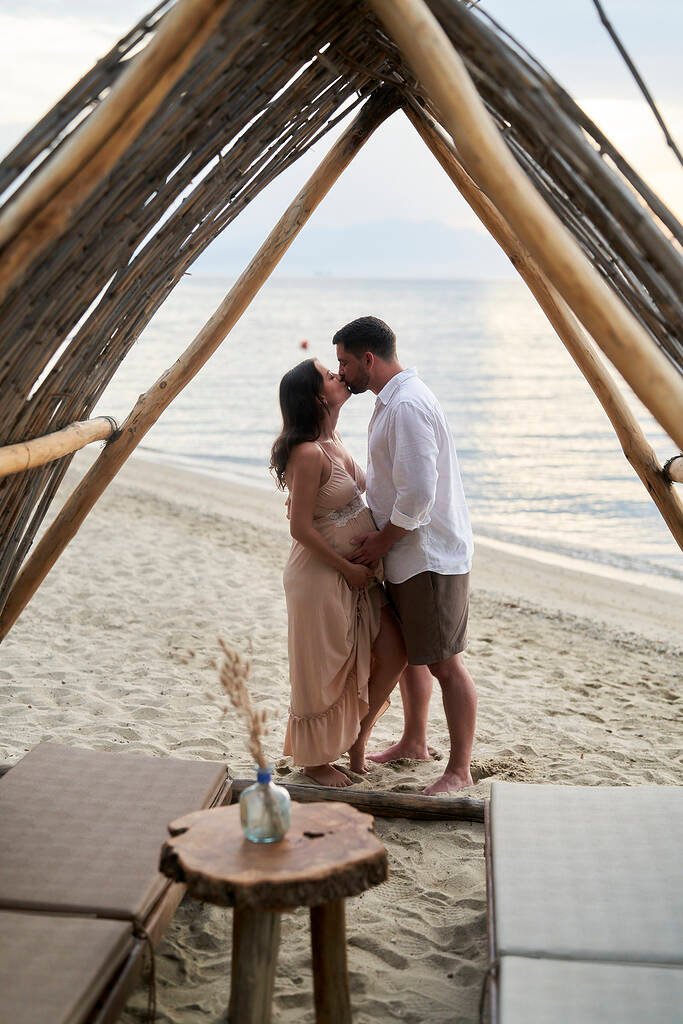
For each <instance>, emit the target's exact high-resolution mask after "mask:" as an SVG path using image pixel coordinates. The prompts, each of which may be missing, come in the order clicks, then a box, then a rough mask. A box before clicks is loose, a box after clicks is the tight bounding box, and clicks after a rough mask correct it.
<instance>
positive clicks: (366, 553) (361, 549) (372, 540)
mask: <svg viewBox="0 0 683 1024" xmlns="http://www.w3.org/2000/svg"><path fill="white" fill-rule="evenodd" d="M406 533H408V530H404V529H403V528H402V527H400V526H395V525H394V523H387V525H386V526H385V527H384V529H382V530H379V532H377V533H375V532H373V533H362V534H359V535H358V536H357V537H352V538H351V543H352V544H355V545H356V550H355V551H354V553H353V554H352V555H349V561H351V562H361V563H362V564H363V565H369V566H370V567H372V566H373V564H374V563H375V562H378V561H379V560H380V558H384V556H385V555H386V554H387V552H388V551H390V550H391V548H392V547H393V546H394V544H395V543H396V541H397V540H400V539H401V537H405V535H406Z"/></svg>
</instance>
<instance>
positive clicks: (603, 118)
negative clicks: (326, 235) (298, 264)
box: [0, 0, 683, 228]
mask: <svg viewBox="0 0 683 1024" xmlns="http://www.w3.org/2000/svg"><path fill="white" fill-rule="evenodd" d="M152 6H153V0H115V2H114V0H0V58H1V60H0V66H1V67H2V75H0V153H1V154H3V155H4V153H5V152H7V151H8V150H9V149H10V148H11V147H12V146H13V145H14V144H15V143H16V142H17V141H18V140H19V139H20V138H21V137H22V135H23V134H24V133H25V132H26V131H27V130H28V129H29V128H30V127H31V125H32V124H34V123H35V121H37V120H38V119H39V118H40V117H41V116H42V115H43V114H44V113H45V112H46V111H47V110H48V109H49V108H50V107H51V106H52V105H53V104H54V102H55V101H56V100H58V99H59V97H60V96H61V95H63V93H64V92H66V90H67V89H68V88H69V87H70V86H71V85H72V84H73V83H74V82H75V81H77V80H78V78H80V76H81V75H82V74H83V73H84V72H85V71H87V70H88V69H89V68H90V67H91V66H92V65H93V63H94V62H95V61H96V60H97V59H98V58H99V57H100V56H102V55H103V54H104V53H105V52H106V51H107V50H108V49H109V48H110V47H111V46H112V45H113V44H114V43H115V42H116V41H117V39H119V38H120V37H121V36H122V35H123V34H124V33H125V32H126V31H127V30H128V29H129V28H130V27H131V26H132V25H133V24H134V23H135V22H136V21H138V20H139V19H140V18H141V17H142V16H143V15H144V14H145V13H146V12H147V11H148V10H149V9H151V7H152ZM603 6H604V7H605V9H606V11H607V13H608V15H609V16H610V18H611V19H612V22H613V24H614V25H615V27H616V28H617V30H618V32H619V33H620V35H621V38H622V40H623V42H624V44H625V45H626V47H627V49H628V50H629V51H630V53H631V55H632V57H633V58H634V60H635V62H636V64H637V65H638V67H639V69H640V71H641V74H642V75H643V77H644V78H645V81H646V82H647V84H648V86H649V87H650V90H651V92H652V93H653V94H654V97H655V99H656V101H657V103H658V105H659V107H660V110H661V111H662V113H663V115H664V117H665V119H666V120H667V123H668V125H669V129H670V130H671V131H672V133H673V135H674V137H675V138H676V139H677V142H678V144H679V147H680V148H683V86H682V78H683V76H682V74H681V63H682V62H681V53H682V52H683V0H649V2H648V3H647V4H643V3H642V0H603ZM481 7H482V8H483V9H485V10H488V11H489V12H490V13H491V14H492V15H493V16H494V17H496V18H497V19H498V20H499V21H501V22H502V23H503V24H504V25H505V27H506V28H507V29H508V30H509V31H510V32H512V34H513V35H515V36H517V37H518V38H519V39H521V40H522V41H523V42H524V44H525V45H526V46H527V48H528V49H530V50H531V52H532V53H533V54H534V55H535V56H536V57H537V58H538V59H539V60H540V61H541V62H542V63H543V64H545V65H546V67H547V68H548V69H549V70H550V71H551V72H552V73H553V74H554V75H555V77H556V78H558V79H559V81H560V82H561V83H562V84H563V85H564V86H565V87H566V88H568V90H569V91H570V92H571V93H572V95H573V96H574V97H575V99H577V101H578V102H579V104H580V105H581V106H583V107H584V108H585V109H586V110H587V112H588V113H589V115H590V116H591V117H592V118H593V119H594V120H595V121H596V122H597V123H598V124H599V125H600V127H601V128H602V129H603V131H605V133H606V134H607V135H608V136H609V137H610V138H611V139H612V141H613V142H614V143H615V144H616V145H617V146H618V147H619V148H620V149H621V150H622V151H623V153H624V155H625V156H626V157H627V159H628V160H629V161H630V162H631V163H632V164H634V165H635V167H636V168H637V169H638V171H639V172H640V173H641V174H642V175H643V177H645V178H646V180H647V181H648V182H649V183H650V185H651V186H653V187H654V188H655V190H656V191H657V192H658V193H659V194H660V195H661V196H662V198H663V199H664V200H665V201H666V202H667V203H668V205H669V206H670V207H672V208H673V209H674V210H675V211H676V213H677V214H678V216H679V217H683V170H682V169H681V167H680V166H679V165H678V164H677V162H676V161H675V159H674V157H673V155H672V154H670V151H669V150H668V148H667V147H666V144H665V143H664V141H663V138H662V135H661V132H660V129H659V128H658V126H657V125H656V123H655V121H654V118H653V117H652V115H651V113H650V111H649V110H648V108H647V106H646V104H645V102H644V100H643V99H642V98H641V97H640V94H639V92H638V90H637V88H636V86H635V84H634V83H633V80H632V79H631V77H630V75H629V73H628V71H627V69H626V67H625V66H624V64H623V62H622V60H621V58H620V57H619V55H618V54H617V52H616V50H615V48H614V46H613V44H612V42H611V40H610V39H609V37H608V36H607V33H606V32H605V29H604V28H603V27H602V25H601V24H600V22H599V20H598V17H597V13H596V11H595V8H594V6H593V4H592V2H591V0H572V2H570V3H562V4H558V3H552V2H549V0H482V2H481ZM328 146H329V139H326V140H323V142H322V143H321V144H320V145H319V146H318V147H317V149H316V150H314V151H312V153H311V154H309V155H307V156H306V157H304V158H303V159H302V160H300V161H299V162H298V164H297V165H296V166H295V167H294V168H292V169H290V171H288V172H287V173H285V174H284V175H282V176H281V177H280V179H278V181H276V182H275V183H273V185H272V186H271V187H270V188H269V189H268V190H267V195H265V196H261V197H259V200H258V201H257V202H256V203H254V204H253V209H251V208H250V209H249V210H248V211H247V212H248V214H249V217H250V219H251V223H252V224H255V225H256V226H257V227H260V226H264V227H266V228H267V227H270V226H272V224H273V223H274V221H275V220H276V219H277V217H278V216H279V215H280V213H281V212H282V210H283V209H284V207H285V206H286V205H287V203H288V202H289V200H290V199H291V198H292V196H293V195H294V194H295V192H296V191H297V189H298V188H299V187H300V184H301V183H302V182H303V180H305V178H306V177H307V175H308V174H309V173H310V171H311V169H312V167H313V166H314V165H315V164H316V163H317V162H318V161H319V160H320V158H321V155H322V153H323V152H324V150H325V149H326V148H327V147H328ZM386 219H406V220H418V221H421V220H434V221H441V222H444V223H447V224H449V225H451V226H453V227H472V226H478V222H477V221H476V219H475V218H474V215H473V214H471V212H470V211H469V209H468V208H467V207H466V205H465V204H464V202H463V201H462V200H461V199H460V197H459V196H458V195H457V193H456V192H455V189H454V188H453V186H452V185H451V184H450V182H449V181H448V179H447V178H446V177H445V175H444V174H443V172H442V171H441V170H440V168H439V167H438V166H437V165H436V163H435V161H434V160H433V158H432V157H431V155H430V154H429V153H427V152H426V150H425V148H424V146H423V144H422V143H421V141H420V140H419V139H418V138H417V136H416V135H415V133H414V131H413V129H412V128H411V126H410V125H409V124H408V123H407V122H406V121H405V118H403V116H402V115H395V116H394V117H393V118H392V119H391V120H390V121H389V122H388V123H386V124H385V125H384V126H383V127H382V128H381V129H380V130H379V131H378V132H377V134H376V136H375V137H374V138H373V139H372V140H371V142H370V143H369V144H368V146H367V147H366V148H365V150H364V151H363V152H362V153H361V154H360V156H359V157H357V159H356V160H355V161H354V163H353V165H352V166H351V167H350V168H349V170H348V171H347V172H346V173H345V175H344V176H343V178H342V179H341V181H340V182H339V183H338V184H337V186H335V188H334V189H333V191H332V193H331V194H330V195H329V196H328V198H327V199H326V200H325V202H324V204H323V205H322V207H321V208H320V210H319V211H318V213H317V215H316V220H317V221H318V223H321V224H328V225H341V224H349V223H353V222H371V221H373V220H386Z"/></svg>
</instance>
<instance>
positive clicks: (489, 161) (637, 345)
mask: <svg viewBox="0 0 683 1024" xmlns="http://www.w3.org/2000/svg"><path fill="white" fill-rule="evenodd" d="M370 6H371V7H372V8H373V9H374V10H375V12H376V13H377V15H378V16H379V18H380V20H381V21H382V22H383V24H384V26H385V27H386V29H387V32H388V34H389V35H390V36H391V38H392V39H393V40H394V42H395V43H396V44H397V46H398V47H399V49H400V50H401V52H402V53H403V55H404V56H405V58H406V60H407V61H408V63H409V64H410V66H411V67H412V69H413V71H414V72H415V75H416V76H417V78H418V79H419V81H420V82H421V84H422V85H423V87H424V88H425V90H426V91H427V93H428V95H429V97H430V99H431V100H432V102H433V103H434V105H435V107H436V109H437V110H438V112H439V120H440V121H441V122H442V123H443V125H444V127H445V128H446V129H447V130H448V132H449V133H450V134H451V136H452V137H453V139H454V141H455V143H456V144H457V146H458V151H459V152H460V153H461V154H462V160H463V163H464V165H465V167H466V169H467V171H468V173H469V174H470V175H471V177H472V178H473V179H474V180H475V181H476V182H477V184H478V185H479V186H480V187H481V188H483V189H484V191H485V192H486V194H487V195H488V196H489V198H490V199H491V201H492V202H493V203H494V205H495V206H496V208H497V209H498V210H499V211H500V212H501V214H502V215H503V217H505V219H506V221H507V222H508V224H509V225H510V228H511V229H512V231H513V232H514V234H515V235H516V237H517V238H519V239H520V241H521V242H522V243H523V245H524V246H525V247H526V249H528V251H529V252H530V253H531V255H532V256H533V257H534V258H535V259H536V261H537V263H538V266H539V268H540V269H541V270H542V271H543V273H544V274H545V276H546V277H547V278H548V280H549V281H550V283H551V284H552V285H553V286H554V287H555V288H556V289H557V291H558V292H559V293H560V295H561V296H562V298H563V299H564V300H565V302H566V303H567V304H568V305H569V306H570V308H571V309H573V311H574V312H575V314H576V315H577V317H578V318H579V320H580V321H581V322H582V323H583V325H584V327H585V328H586V329H587V331H588V333H589V334H590V335H591V337H592V338H594V340H595V342H596V343H597V344H598V345H599V346H600V348H601V349H602V350H603V352H604V353H605V354H606V355H607V357H608V359H609V360H610V361H611V362H612V363H613V364H614V366H616V368H617V369H618V370H619V372H620V373H621V375H622V377H623V378H624V379H625V380H626V381H628V383H629V384H630V386H631V387H632V388H633V390H634V392H635V393H636V394H637V395H638V397H639V398H640V400H641V401H642V402H643V404H644V405H645V406H646V407H647V408H648V409H649V410H650V412H651V413H652V415H653V416H654V417H655V419H656V420H657V421H658V422H659V423H660V424H661V426H662V427H663V428H664V430H666V432H667V433H668V434H669V436H670V437H671V438H672V439H673V440H674V441H675V442H676V444H677V445H678V446H679V447H680V448H682V449H683V378H681V376H680V374H679V373H678V371H677V370H676V369H675V367H674V366H673V365H672V364H671V363H670V362H669V361H668V359H667V358H666V356H665V355H664V354H663V353H662V352H661V351H660V350H659V349H658V348H657V346H656V344H655V343H654V341H653V340H652V339H651V337H650V336H649V335H648V334H647V332H646V331H645V330H644V329H643V327H641V325H640V324H639V323H638V321H637V320H636V318H635V317H634V316H633V314H632V313H631V312H630V311H629V310H628V309H627V308H626V306H625V305H624V304H623V302H621V300H620V299H619V298H618V296H617V295H615V294H614V292H613V291H612V290H611V289H610V287H609V286H608V285H607V284H606V283H605V282H604V281H603V280H602V278H601V277H600V275H599V274H598V272H597V271H596V270H595V268H594V267H593V266H592V265H591V263H590V262H589V260H588V259H587V258H586V256H585V255H584V254H583V252H582V251H581V249H580V248H579V245H578V244H577V242H576V241H575V240H574V239H573V238H572V236H571V235H570V234H569V232H568V230H567V229H566V228H565V227H564V225H563V224H562V222H561V221H560V219H559V218H558V217H557V216H556V215H555V214H554V213H553V211H552V210H551V209H550V207H549V206H548V205H547V203H546V202H545V201H544V200H543V198H542V197H541V196H540V195H539V193H538V192H537V191H536V189H535V188H534V186H533V185H532V184H531V182H530V181H529V179H528V178H527V176H526V175H525V173H524V171H523V170H522V169H521V168H520V167H519V165H518V164H517V162H516V161H515V159H514V157H513V156H512V154H511V153H510V151H509V150H508V148H507V146H506V145H505V142H504V141H503V139H502V138H501V135H500V132H499V131H498V129H497V128H496V126H495V125H494V123H493V121H492V119H491V117H490V115H489V114H488V112H487V110H486V107H485V106H484V104H483V102H482V100H481V97H480V96H479V94H478V92H477V90H476V88H475V86H474V84H473V82H472V79H471V78H470V76H469V74H468V72H467V69H466V67H465V64H464V62H463V61H462V59H461V57H460V55H459V54H458V53H457V52H456V50H455V49H454V48H453V46H452V45H451V43H450V40H449V39H448V37H447V35H446V34H445V32H444V31H443V29H442V28H441V26H440V25H439V23H438V21H437V20H436V18H435V17H434V16H433V14H432V13H431V11H430V10H429V8H428V7H427V5H426V3H424V2H423V0H370Z"/></svg>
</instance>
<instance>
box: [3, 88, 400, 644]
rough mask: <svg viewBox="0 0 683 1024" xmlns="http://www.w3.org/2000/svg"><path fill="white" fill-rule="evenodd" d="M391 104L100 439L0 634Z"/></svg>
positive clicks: (363, 124)
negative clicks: (110, 433)
mask: <svg viewBox="0 0 683 1024" xmlns="http://www.w3.org/2000/svg"><path fill="white" fill-rule="evenodd" d="M397 106H398V100H397V98H396V96H395V95H394V94H393V93H391V92H390V91H388V90H383V89H382V90H380V91H378V92H377V93H375V94H373V96H372V97H371V98H370V99H369V100H368V101H367V102H366V103H365V104H364V106H363V108H362V109H361V111H360V113H359V114H358V116H357V117H356V118H355V119H354V121H353V122H352V123H351V125H350V126H349V127H348V128H347V129H346V131H345V132H344V133H343V135H341V137H340V138H339V139H338V140H337V142H336V143H335V144H334V146H333V147H332V149H331V150H330V152H329V153H328V154H327V156H326V157H325V159H324V160H323V161H322V163H321V164H320V166H319V167H318V168H317V170H316V171H315V172H314V173H313V175H312V176H311V177H310V178H309V180H308V181H307V183H306V184H305V185H304V187H303V188H302V189H301V191H300V192H299V194H298V195H297V196H296V198H295V199H294V201H293V202H292V203H291V205H290V206H289V207H288V209H287V210H286V211H285V213H284V214H283V216H282V217H281V218H280V220H279V221H278V223H277V224H276V225H275V227H274V228H273V230H272V231H271V233H270V234H269V235H268V238H267V239H266V240H265V242H264V243H263V245H262V246H261V248H260V249H259V250H258V252H257V253H256V255H255V256H254V258H253V259H252V261H251V262H250V263H249V265H248V266H247V268H246V270H244V272H243V273H242V274H241V276H240V277H239V278H238V279H237V281H236V282H235V284H234V285H233V287H232V288H231V289H230V291H229V292H228V294H227V295H226V297H225V299H224V300H223V302H222V303H221V305H220V306H219V307H218V309H217V310H216V312H215V313H214V314H213V315H212V316H211V317H210V319H209V320H207V322H206V323H205V324H204V326H203V327H202V329H201V331H200V332H199V334H198V335H197V337H196V338H195V339H194V341H193V342H192V344H191V345H190V346H189V347H188V348H187V349H186V350H185V351H184V352H183V354H182V355H181V356H180V358H179V359H178V360H177V361H176V362H175V363H174V364H173V366H172V367H170V369H168V370H166V371H165V372H164V373H163V374H162V375H161V377H159V379H158V380H157V381H156V383H155V384H153V385H152V387H151V388H150V389H149V391H147V392H145V394H143V395H141V396H140V398H139V399H138V401H137V402H136V404H135V406H134V407H133V409H132V411H131V413H130V414H129V416H128V417H127V418H126V420H125V421H124V422H123V424H122V425H121V429H120V431H119V433H118V435H117V437H116V438H115V440H113V441H112V442H110V444H108V445H107V447H106V448H105V449H104V451H103V452H102V454H101V455H100V457H99V458H98V460H97V462H96V463H95V464H94V466H92V467H91V469H90V470H89V471H88V473H86V475H85V476H84V477H83V479H82V480H81V482H80V484H79V485H78V486H77V487H76V489H75V490H74V492H73V494H71V495H70V497H69V498H68V499H67V501H66V503H65V505H64V507H63V508H62V510H61V511H60V512H59V514H58V515H57V517H56V518H55V520H54V521H53V523H52V524H51V526H50V527H49V528H48V529H47V530H46V532H45V534H44V535H43V537H42V539H41V540H40V542H39V543H38V544H37V545H36V548H35V549H34V551H33V554H32V555H31V557H30V558H29V559H28V560H27V562H26V565H25V566H24V568H23V570H22V572H21V574H20V575H19V576H18V578H17V580H16V582H15V584H14V587H13V588H12V590H11V591H10V594H9V596H8V598H7V602H6V604H5V607H4V608H3V610H2V613H1V614H0V640H3V639H4V637H5V636H6V635H7V633H8V632H9V630H10V629H11V627H12V626H13V624H14V623H15V622H16V620H17V618H18V616H19V615H20V614H21V612H22V611H23V609H24V608H25V607H26V604H27V603H28V601H29V600H30V599H31V597H32V596H33V594H34V593H35V592H36V590H37V589H38V587H39V586H40V584H41V583H42V581H43V579H44V578H45V576H46V575H47V574H48V572H49V571H50V569H51V568H52V566H53V565H54V564H55V562H56V561H57V559H58V558H59V555H60V554H61V553H62V551H63V550H64V548H65V547H66V545H67V544H68V543H69V541H70V540H72V539H73V537H74V536H75V535H76V533H77V531H78V529H79V527H80V526H81V523H82V522H83V520H84V519H85V517H86V516H87V514H88V512H89V511H90V509H91V508H92V507H93V505H94V504H95V502H96V501H97V499H98V498H99V497H100V495H101V494H102V493H103V491H104V490H105V489H106V487H107V486H108V485H109V484H110V483H111V481H112V480H113V478H114V477H115V476H116V474H117V473H118V471H119V469H120V468H121V466H122V465H123V464H124V462H125V461H126V460H127V459H128V457H129V456H130V455H131V453H132V452H133V451H134V450H135V448H136V447H137V446H138V444H139V443H140V441H141V440H142V438H143V437H144V436H145V434H146V433H147V431H148V430H150V428H151V427H152V426H153V425H154V424H155V423H156V421H157V420H158V419H159V417H160V416H161V414H162V412H163V411H164V409H166V408H167V407H168V406H169V405H170V404H171V402H172V401H173V399H174V398H175V397H176V396H177V395H178V394H180V392H181V391H182V390H183V388H185V387H186V386H187V384H189V382H190V381H191V380H192V379H193V378H194V377H195V376H196V375H197V373H198V372H199V370H200V369H201V368H202V366H203V365H204V363H205V362H206V361H207V359H209V357H210V356H211V355H213V353H214V352H215V351H216V349H217V348H218V347H219V345H220V344H221V342H222V341H223V340H224V339H225V338H226V337H227V335H228V334H229V333H230V331H231V330H232V328H233V327H234V326H235V324H236V323H237V321H238V320H239V318H240V317H241V316H242V314H243V313H244V311H245V309H246V308H247V306H248V305H249V303H250V302H251V300H252V299H253V298H254V296H255V295H256V293H257V292H258V291H259V289H260V288H261V286H262V285H263V284H264V282H265V281H266V280H267V279H268V278H269V277H270V275H271V273H272V272H273V270H274V269H275V267H276V266H277V264H278V263H279V262H280V260H281V259H282V257H283V256H284V254H285V253H286V252H287V250H288V249H289V247H290V245H291V244H292V242H293V241H294V239H295V238H296V236H297V235H298V234H299V232H300V231H301V229H302V228H303V226H304V224H305V223H306V222H307V221H308V219H309V217H310V216H311V214H312V213H313V211H314V210H315V209H316V207H317V206H318V205H319V204H320V203H321V202H322V200H323V199H324V198H325V196H326V195H327V193H328V192H329V190H330V189H331V188H332V186H333V185H334V183H335V181H337V179H338V178H339V176H340V175H341V173H342V172H343V171H344V170H345V168H346V167H348V165H349V164H350V163H351V161H352V159H353V157H354V156H355V155H356V153H358V151H359V150H360V149H361V148H362V146H363V145H364V143H365V142H367V140H368V139H369V138H370V136H371V135H372V133H373V132H374V131H375V129H376V128H378V127H379V125H380V124H381V123H382V122H383V121H384V120H385V118H387V117H388V116H389V114H391V113H393V112H394V110H395V109H396V107H397Z"/></svg>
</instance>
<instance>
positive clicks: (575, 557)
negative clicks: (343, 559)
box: [133, 447, 683, 596]
mask: <svg viewBox="0 0 683 1024" xmlns="http://www.w3.org/2000/svg"><path fill="white" fill-rule="evenodd" d="M133 459H136V460H137V461H138V462H142V461H144V462H146V463H152V464H153V465H156V466H159V467H165V468H168V469H169V470H171V471H174V470H178V471H179V472H182V473H190V474H194V475H196V476H200V477H208V478H209V479H210V480H213V481H215V482H217V483H219V484H220V483H222V484H224V485H225V486H226V487H228V488H232V487H235V488H239V489H240V490H245V491H253V492H254V494H255V495H256V494H269V493H272V492H273V490H274V489H275V485H274V484H271V485H269V484H268V483H266V482H263V483H259V482H257V481H256V480H251V479H247V478H246V477H240V476H238V474H231V473H226V472H219V471H217V470H211V469H203V468H201V467H200V466H197V465H184V464H183V463H182V462H181V461H179V460H178V459H176V458H174V457H173V456H170V455H169V456H166V455H165V454H164V453H163V452H160V451H158V450H157V449H152V450H147V449H145V448H144V447H141V449H139V451H138V453H137V454H136V455H135V456H133ZM474 539H475V543H476V544H477V545H479V544H483V545H485V546H486V547H491V548H497V549H498V550H500V551H507V552H509V553H511V554H514V555H517V556H518V557H521V558H526V559H530V560H532V561H538V562H542V563H544V564H547V565H551V566H555V567H558V568H563V569H571V570H573V571H580V572H584V573H586V574H588V575H595V576H604V577H607V578H608V579H613V580H616V581H617V582H622V583H627V584H629V583H632V584H635V585H640V586H646V587H649V588H650V589H654V590H664V591H667V592H668V593H672V594H678V595H681V596H683V576H680V577H679V576H676V575H672V574H670V573H668V572H667V571H666V570H660V571H658V569H657V566H655V565H653V566H652V568H651V569H643V570H640V569H633V568H628V567H626V566H621V565H616V564H614V563H612V562H609V561H600V560H598V559H591V558H588V557H587V556H585V555H582V554H580V553H578V552H577V553H576V554H572V553H565V552H562V551H555V550H553V549H552V548H548V547H542V546H538V547H534V546H532V545H530V544H524V543H523V542H521V541H516V540H507V539H505V538H503V537H497V536H494V535H491V534H486V533H479V532H475V537H474ZM681 566H682V569H681V571H682V572H683V556H682V559H681Z"/></svg>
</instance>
